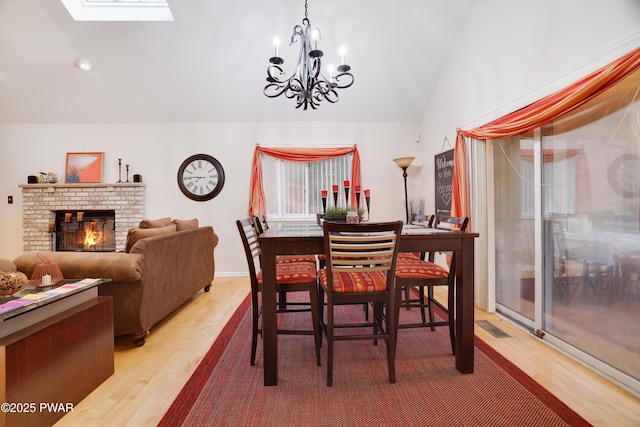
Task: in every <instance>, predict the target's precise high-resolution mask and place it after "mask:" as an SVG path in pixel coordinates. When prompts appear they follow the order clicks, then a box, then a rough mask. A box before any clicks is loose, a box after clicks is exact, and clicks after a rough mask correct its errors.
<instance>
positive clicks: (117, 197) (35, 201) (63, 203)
mask: <svg viewBox="0 0 640 427" xmlns="http://www.w3.org/2000/svg"><path fill="white" fill-rule="evenodd" d="M19 187H20V188H21V189H22V229H23V241H24V245H23V250H24V251H25V252H38V251H49V250H51V235H50V234H49V233H48V226H49V223H50V222H53V221H54V216H55V211H58V210H67V209H68V210H107V209H112V210H114V211H115V213H116V250H117V251H121V250H124V248H125V244H126V241H127V232H128V230H129V229H130V228H134V227H137V226H138V224H139V223H140V221H141V220H142V219H143V218H144V217H145V204H146V203H145V188H146V184H144V183H140V182H134V183H131V182H117V183H56V184H52V183H42V184H22V185H20V186H19Z"/></svg>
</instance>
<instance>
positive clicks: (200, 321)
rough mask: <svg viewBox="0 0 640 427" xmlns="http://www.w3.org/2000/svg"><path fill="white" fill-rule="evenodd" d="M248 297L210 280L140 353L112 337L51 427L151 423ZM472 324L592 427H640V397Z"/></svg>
mask: <svg viewBox="0 0 640 427" xmlns="http://www.w3.org/2000/svg"><path fill="white" fill-rule="evenodd" d="M248 293H249V280H248V278H246V277H217V278H216V279H215V281H214V283H213V286H212V287H211V291H210V292H209V293H204V292H199V293H198V294H197V295H195V296H194V298H193V299H192V300H191V301H190V302H188V303H187V304H185V305H184V306H183V307H181V308H180V309H179V310H178V311H176V312H175V313H174V314H173V315H171V316H170V317H169V318H167V319H165V320H164V321H163V322H161V323H160V324H159V325H156V327H154V328H153V330H152V332H151V335H150V336H149V338H148V340H147V343H146V344H145V345H144V346H143V347H140V348H137V347H134V346H133V345H132V344H131V343H130V342H129V340H128V339H127V338H125V337H117V338H116V342H115V373H114V374H113V376H111V377H110V378H109V379H108V380H107V381H105V382H104V383H103V384H102V385H101V386H100V387H98V388H97V389H96V390H95V391H94V392H93V393H91V394H90V395H89V396H87V397H86V398H85V399H84V400H83V401H82V402H81V403H80V404H78V405H77V406H76V407H75V408H74V410H73V412H72V413H69V414H67V415H65V416H64V417H63V418H62V419H61V420H60V421H59V422H58V423H57V424H56V426H87V425H91V426H114V425H117V426H153V425H156V424H157V423H158V421H159V420H160V419H161V418H162V416H163V415H164V413H165V411H166V410H167V409H168V408H169V406H170V405H171V403H172V402H173V400H174V398H175V396H176V395H177V394H178V393H179V392H180V390H181V389H182V386H183V385H184V383H185V382H186V381H187V380H188V379H189V377H190V375H191V373H192V372H193V370H194V369H195V368H196V366H197V365H198V363H199V362H200V360H201V359H202V357H203V356H204V354H205V353H206V352H207V350H208V349H209V347H210V346H211V344H212V343H213V341H214V340H215V338H216V337H217V335H218V334H219V333H220V331H221V330H222V328H223V327H224V325H225V323H226V322H227V320H228V319H229V318H230V317H231V315H232V314H233V312H234V311H235V309H236V307H237V306H238V304H240V302H241V301H242V300H243V299H244V298H245V296H246V295H247V294H248ZM438 297H442V295H438ZM444 298H445V299H446V296H445V297H444ZM476 320H489V321H490V322H491V323H493V324H494V325H495V326H497V327H499V328H500V329H502V330H503V331H505V332H506V333H508V334H509V335H511V337H510V338H495V337H493V335H491V334H490V333H488V332H487V331H485V330H484V329H482V328H480V327H479V326H476V334H477V335H478V336H479V337H480V338H481V339H482V340H484V341H485V342H487V343H488V344H489V345H491V346H492V347H493V348H495V349H496V350H497V351H499V352H500V353H501V354H502V355H504V356H505V357H506V358H507V359H509V360H511V361H512V362H513V363H515V364H516V365H517V366H518V367H520V369H522V370H523V371H525V372H526V373H527V374H529V375H530V376H531V377H532V378H534V379H535V380H536V381H538V382H539V383H540V384H541V385H542V386H544V387H545V388H546V389H547V390H549V391H550V392H552V393H553V394H555V395H556V396H557V397H558V398H560V399H561V400H562V401H563V402H565V403H566V404H567V405H568V406H570V407H571V408H572V409H573V410H574V411H576V412H577V413H579V414H580V415H581V416H582V417H584V418H585V419H587V420H588V421H589V422H591V423H592V424H593V425H596V426H637V425H640V399H637V398H635V397H634V396H632V395H631V394H629V393H627V392H625V391H624V390H622V389H620V388H619V387H617V386H615V385H613V384H611V383H609V382H607V381H605V380H603V379H602V378H600V377H599V376H597V375H595V374H593V373H592V372H591V371H589V370H587V369H585V368H583V367H582V366H581V365H579V364H578V363H576V362H574V361H572V360H571V359H569V358H567V357H565V356H563V355H562V354H560V353H558V352H557V351H555V350H553V349H552V348H550V347H549V346H547V345H546V344H544V343H543V342H541V341H540V340H538V339H537V338H535V337H533V336H532V335H530V334H528V333H526V332H524V331H522V330H520V329H519V328H517V327H516V326H514V325H512V324H511V323H509V322H508V321H506V320H502V319H501V318H499V317H498V316H495V315H492V314H488V313H485V312H483V311H481V310H476ZM240 362H244V361H240ZM246 363H247V364H248V356H247V360H246Z"/></svg>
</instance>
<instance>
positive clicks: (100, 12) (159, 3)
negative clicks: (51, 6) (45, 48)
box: [60, 0, 173, 21]
mask: <svg viewBox="0 0 640 427" xmlns="http://www.w3.org/2000/svg"><path fill="white" fill-rule="evenodd" d="M60 1H62V4H64V6H65V7H66V8H67V10H68V11H69V13H70V14H71V16H72V17H73V19H75V20H76V21H173V15H172V14H171V9H169V4H168V3H167V1H166V0H60Z"/></svg>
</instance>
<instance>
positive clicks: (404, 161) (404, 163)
mask: <svg viewBox="0 0 640 427" xmlns="http://www.w3.org/2000/svg"><path fill="white" fill-rule="evenodd" d="M414 159H415V157H398V158H397V159H393V161H394V162H396V165H398V166H399V167H401V168H402V169H406V168H408V167H409V166H411V162H413V160H414Z"/></svg>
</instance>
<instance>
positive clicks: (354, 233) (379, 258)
mask: <svg viewBox="0 0 640 427" xmlns="http://www.w3.org/2000/svg"><path fill="white" fill-rule="evenodd" d="M323 230H324V250H325V260H326V268H323V269H320V270H319V272H318V273H319V274H318V275H319V281H320V287H319V294H320V298H319V304H320V320H321V323H322V325H323V327H324V328H325V331H326V336H327V386H331V385H332V384H333V353H334V342H335V341H346V340H365V339H373V340H374V343H377V340H378V339H383V340H384V341H385V343H386V347H387V368H388V371H389V382H391V383H394V382H395V381H396V373H395V355H396V338H397V329H396V321H397V318H398V304H397V302H398V301H399V300H400V288H397V287H396V286H395V268H396V259H397V255H398V243H399V240H400V234H401V233H402V221H395V222H386V223H367V224H345V223H332V222H324V223H323ZM325 293H326V296H327V321H326V324H325V323H324V315H323V312H324V310H323V305H324V294H325ZM368 303H373V306H374V310H373V312H374V316H373V319H372V321H366V320H365V321H364V322H360V323H356V322H354V323H348V324H347V323H338V322H336V317H335V314H334V307H335V306H336V305H345V304H356V305H360V306H361V305H363V304H368ZM383 308H385V309H386V311H387V313H394V315H387V316H386V317H383V316H382V313H383ZM383 320H384V324H383ZM344 322H346V321H344ZM345 328H353V329H350V330H349V331H348V332H343V333H336V332H337V331H336V330H337V329H340V330H342V331H346V329H345ZM369 328H371V332H368V329H369ZM356 331H358V332H359V331H362V332H361V333H356Z"/></svg>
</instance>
